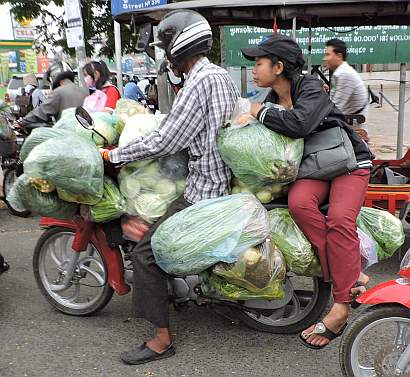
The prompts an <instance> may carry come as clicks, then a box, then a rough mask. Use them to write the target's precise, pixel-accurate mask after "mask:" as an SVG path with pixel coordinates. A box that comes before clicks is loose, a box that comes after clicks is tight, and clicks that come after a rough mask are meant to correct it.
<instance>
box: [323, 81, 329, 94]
mask: <svg viewBox="0 0 410 377" xmlns="http://www.w3.org/2000/svg"><path fill="white" fill-rule="evenodd" d="M323 90H324V91H325V92H326V93H329V90H330V88H329V85H327V84H326V83H323Z"/></svg>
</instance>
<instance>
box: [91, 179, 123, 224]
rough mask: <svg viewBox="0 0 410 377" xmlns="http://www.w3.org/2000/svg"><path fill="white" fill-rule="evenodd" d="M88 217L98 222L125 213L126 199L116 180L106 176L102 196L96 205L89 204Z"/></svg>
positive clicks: (115, 217) (109, 219)
mask: <svg viewBox="0 0 410 377" xmlns="http://www.w3.org/2000/svg"><path fill="white" fill-rule="evenodd" d="M87 208H88V211H87V212H88V215H87V218H88V219H90V220H91V221H95V222H97V223H102V222H106V221H111V220H114V219H117V218H119V217H121V215H122V214H124V213H125V199H124V197H123V196H122V194H121V193H120V190H119V189H118V187H117V185H116V184H115V183H114V181H113V180H112V179H111V178H109V177H107V176H105V177H104V192H103V195H102V198H101V199H100V200H99V201H98V202H97V203H96V204H94V205H92V206H88V207H87Z"/></svg>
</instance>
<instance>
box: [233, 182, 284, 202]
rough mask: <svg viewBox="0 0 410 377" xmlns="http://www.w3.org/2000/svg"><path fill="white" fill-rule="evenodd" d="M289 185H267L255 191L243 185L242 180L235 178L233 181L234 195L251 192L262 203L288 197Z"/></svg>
mask: <svg viewBox="0 0 410 377" xmlns="http://www.w3.org/2000/svg"><path fill="white" fill-rule="evenodd" d="M288 189H289V185H282V184H276V185H266V186H264V187H257V188H256V189H253V188H251V187H249V186H248V185H246V184H245V183H243V182H242V181H241V180H240V179H238V178H236V177H234V179H233V180H232V190H231V193H232V194H239V193H240V192H248V193H249V192H250V193H252V194H254V195H255V196H256V197H257V198H258V199H259V201H260V202H261V203H270V202H271V201H272V200H275V199H278V198H281V197H283V196H286V194H287V193H288Z"/></svg>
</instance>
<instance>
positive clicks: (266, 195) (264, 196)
mask: <svg viewBox="0 0 410 377" xmlns="http://www.w3.org/2000/svg"><path fill="white" fill-rule="evenodd" d="M256 197H257V198H258V199H259V200H260V201H261V203H269V202H271V201H272V193H271V192H270V191H269V190H261V191H259V192H257V193H256Z"/></svg>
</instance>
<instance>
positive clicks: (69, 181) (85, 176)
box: [24, 134, 104, 204]
mask: <svg viewBox="0 0 410 377" xmlns="http://www.w3.org/2000/svg"><path fill="white" fill-rule="evenodd" d="M24 172H25V173H26V175H27V176H29V177H31V178H39V179H43V180H46V181H47V182H48V183H50V184H52V185H54V186H56V187H57V191H58V193H59V196H60V197H62V196H61V195H60V194H61V192H63V191H64V192H67V193H68V194H69V195H74V196H80V197H81V196H86V197H87V198H88V200H87V203H85V204H88V203H89V202H90V200H89V199H92V201H93V202H94V203H95V202H97V201H98V200H99V199H101V197H102V193H103V175H104V166H103V161H102V158H101V156H100V154H99V152H98V150H97V149H96V148H95V146H94V145H92V144H91V143H89V142H87V141H85V140H83V139H82V138H81V137H79V136H77V135H75V134H70V137H55V138H52V139H49V140H47V141H44V142H43V143H41V144H39V145H37V146H36V147H34V148H33V150H32V151H31V152H30V153H29V155H28V157H27V158H26V160H25V161H24ZM82 203H84V202H83V201H82Z"/></svg>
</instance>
